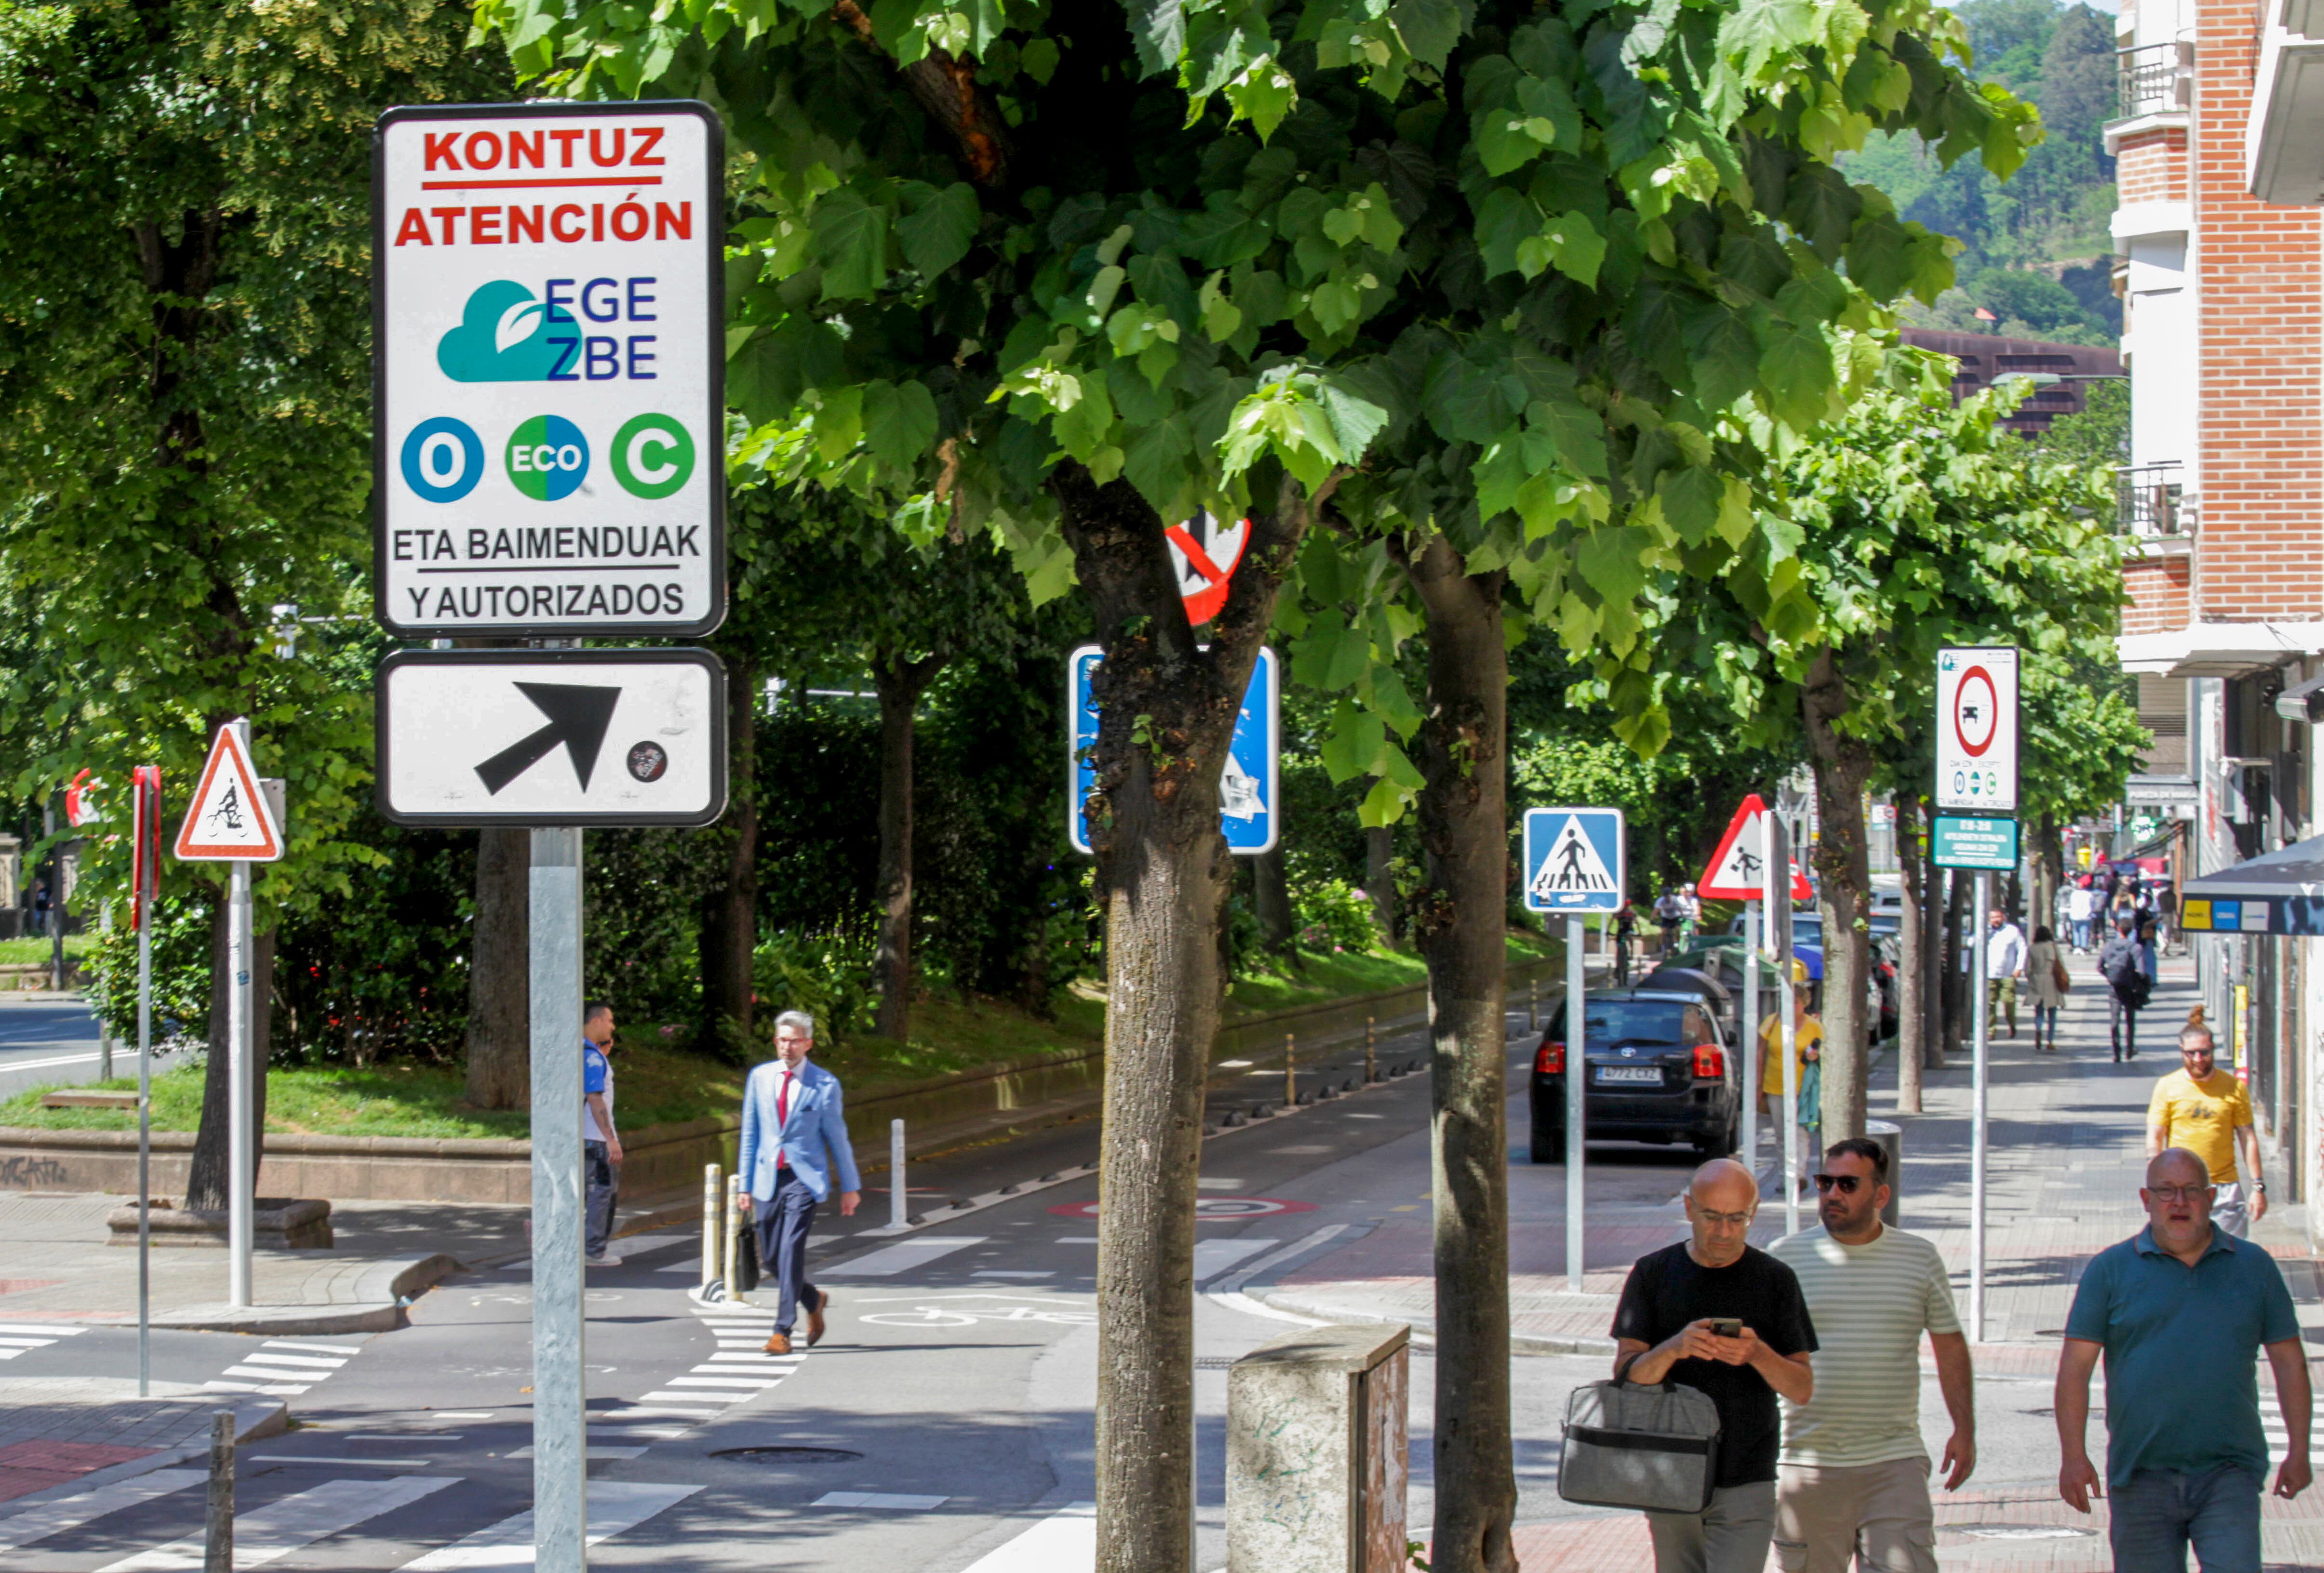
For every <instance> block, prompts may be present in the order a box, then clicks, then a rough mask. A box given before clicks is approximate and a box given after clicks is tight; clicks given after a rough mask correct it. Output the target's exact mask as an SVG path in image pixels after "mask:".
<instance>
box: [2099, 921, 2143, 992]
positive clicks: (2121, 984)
mask: <svg viewBox="0 0 2324 1573" xmlns="http://www.w3.org/2000/svg"><path fill="white" fill-rule="evenodd" d="M2098 970H2099V972H2100V973H2102V974H2104V976H2105V978H2106V980H2107V988H2109V989H2113V990H2114V997H2115V998H2116V999H2119V1000H2121V1001H2122V1002H2123V1003H2124V1004H2125V1005H2126V1006H2128V1007H2130V1008H2131V1009H2133V1010H2143V1009H2144V1008H2145V1006H2146V998H2147V995H2148V994H2149V993H2150V992H2151V991H2152V990H2153V986H2154V980H2153V979H2151V978H2149V977H2148V976H2147V975H2146V971H2145V969H2144V968H2143V967H2141V966H2140V965H2139V953H2138V943H2137V942H2136V941H2135V940H2126V939H2124V938H2123V937H2122V936H2121V935H2120V934H2116V936H2115V937H2114V938H2112V939H2110V940H2108V941H2107V943H2106V948H2105V949H2104V950H2102V951H2100V952H2098Z"/></svg>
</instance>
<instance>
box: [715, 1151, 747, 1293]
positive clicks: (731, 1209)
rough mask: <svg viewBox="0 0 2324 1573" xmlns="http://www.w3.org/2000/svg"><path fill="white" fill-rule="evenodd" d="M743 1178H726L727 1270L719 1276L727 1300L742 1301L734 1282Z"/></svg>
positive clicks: (739, 1247)
mask: <svg viewBox="0 0 2324 1573" xmlns="http://www.w3.org/2000/svg"><path fill="white" fill-rule="evenodd" d="M741 1248H742V1176H741V1175H740V1174H729V1175H728V1176H726V1270H725V1271H724V1273H722V1274H719V1276H720V1277H721V1278H722V1279H724V1281H725V1284H726V1298H727V1299H729V1300H740V1299H742V1290H741V1288H740V1287H738V1286H737V1285H736V1283H735V1282H734V1257H735V1256H736V1255H737V1254H738V1253H739V1252H740V1250H741Z"/></svg>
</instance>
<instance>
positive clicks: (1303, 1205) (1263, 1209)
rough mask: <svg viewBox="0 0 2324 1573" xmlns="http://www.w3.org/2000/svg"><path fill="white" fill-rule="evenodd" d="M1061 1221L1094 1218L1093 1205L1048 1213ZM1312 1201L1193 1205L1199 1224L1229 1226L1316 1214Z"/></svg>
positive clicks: (1219, 1200)
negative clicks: (1271, 1216) (1279, 1214)
mask: <svg viewBox="0 0 2324 1573" xmlns="http://www.w3.org/2000/svg"><path fill="white" fill-rule="evenodd" d="M1049 1210H1050V1211H1051V1212H1054V1213H1056V1215H1057V1216H1058V1217H1060V1218H1095V1217H1096V1216H1097V1203H1096V1202H1094V1201H1068V1202H1065V1203H1064V1204H1063V1205H1061V1206H1057V1207H1053V1208H1051V1209H1049ZM1314 1210H1315V1204H1314V1202H1312V1201H1286V1200H1283V1199H1282V1198H1281V1197H1277V1196H1205V1197H1203V1199H1202V1200H1200V1201H1197V1202H1196V1203H1194V1221H1195V1222H1197V1223H1226V1222H1230V1221H1231V1220H1233V1219H1242V1218H1265V1217H1267V1216H1268V1214H1270V1213H1277V1212H1313V1211H1314Z"/></svg>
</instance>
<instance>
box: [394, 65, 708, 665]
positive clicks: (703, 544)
mask: <svg viewBox="0 0 2324 1573" xmlns="http://www.w3.org/2000/svg"><path fill="white" fill-rule="evenodd" d="M724 164H725V157H724V140H723V134H722V132H721V128H720V125H719V122H718V116H717V115H716V113H715V111H713V110H712V109H711V108H710V107H709V106H707V105H703V104H694V103H684V102H662V103H632V104H457V105H430V106H405V107H401V108H395V109H391V110H389V111H388V112H387V113H386V114H384V115H381V116H380V119H379V125H378V129H377V131H376V132H375V133H374V137H373V152H372V180H373V188H372V203H373V209H372V259H373V260H372V278H373V290H374V299H373V314H374V316H373V330H374V331H373V337H374V351H373V367H374V371H373V377H374V390H373V391H374V412H373V436H372V467H373V477H372V478H373V488H372V491H373V499H374V501H373V514H374V558H375V563H374V595H375V603H376V608H377V612H378V615H379V619H380V621H382V622H383V623H384V624H385V625H386V626H387V627H388V629H389V630H392V631H393V632H396V633H400V634H407V635H419V634H428V635H461V634H491V633H502V634H519V633H521V634H525V635H529V636H536V637H538V636H546V635H567V634H571V635H618V634H629V635H665V636H686V637H691V636H696V635H700V634H705V633H707V632H709V631H710V630H712V629H714V628H715V627H717V626H718V623H719V621H720V620H721V619H722V618H723V617H724V615H725V610H726V587H725V496H726V486H725V465H724V455H725V436H724V432H725V417H724V399H725V354H724V345H725V323H724V316H725V301H724V283H723V271H722V269H723V247H724V239H725V234H724V217H723V215H722V210H721V198H722V188H723V181H724Z"/></svg>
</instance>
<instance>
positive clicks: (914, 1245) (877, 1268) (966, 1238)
mask: <svg viewBox="0 0 2324 1573" xmlns="http://www.w3.org/2000/svg"><path fill="white" fill-rule="evenodd" d="M984 1239H985V1237H984V1236H982V1235H923V1236H921V1237H919V1238H918V1239H916V1240H899V1241H897V1242H896V1243H895V1244H894V1245H892V1246H881V1247H880V1248H879V1249H878V1250H876V1251H873V1252H872V1253H871V1255H869V1256H858V1257H856V1258H855V1260H853V1262H848V1263H845V1264H844V1265H840V1266H837V1267H825V1268H823V1269H821V1270H820V1271H819V1272H818V1273H817V1274H816V1276H817V1277H823V1276H825V1275H830V1276H840V1275H843V1274H844V1276H847V1277H850V1278H886V1277H890V1276H892V1275H893V1274H898V1273H908V1272H909V1271H911V1270H912V1269H913V1268H915V1267H925V1266H927V1265H928V1264H929V1263H931V1262H933V1261H935V1260H936V1259H937V1258H938V1257H940V1256H951V1255H952V1254H953V1253H954V1251H964V1250H966V1249H967V1248H968V1247H969V1246H981V1245H982V1244H984Z"/></svg>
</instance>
